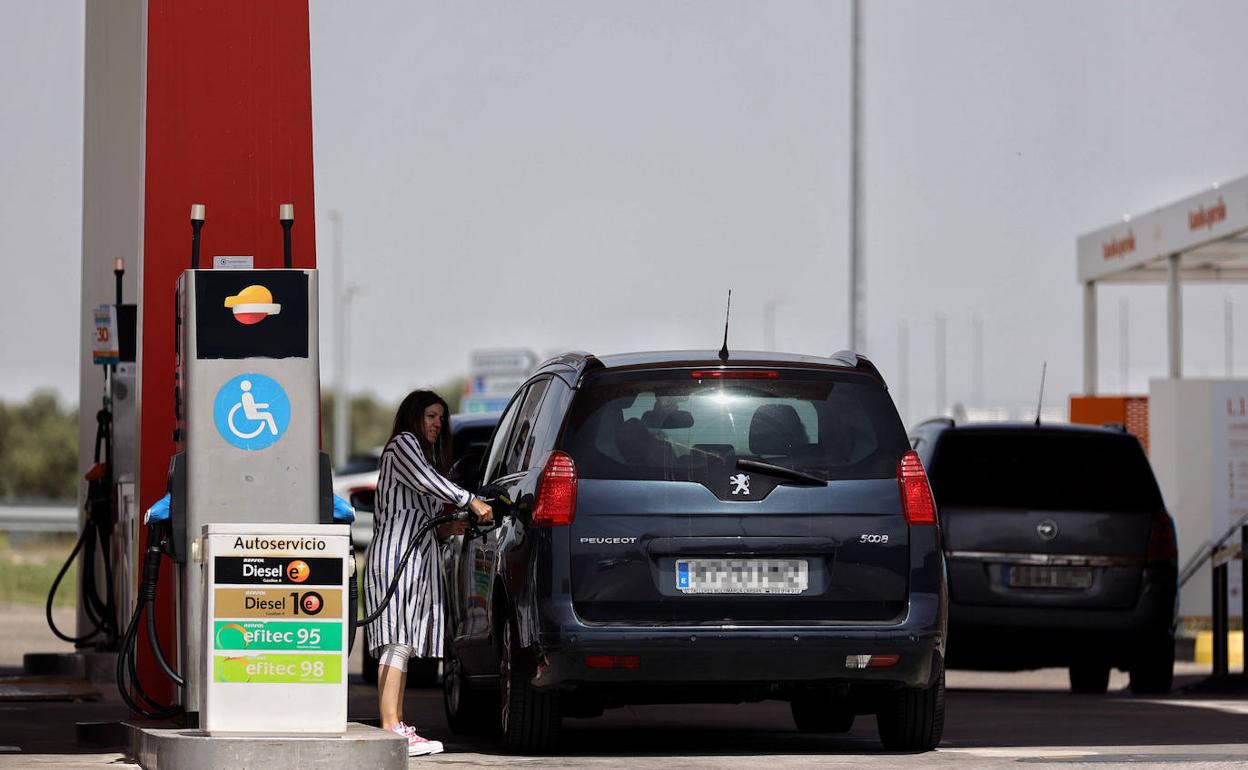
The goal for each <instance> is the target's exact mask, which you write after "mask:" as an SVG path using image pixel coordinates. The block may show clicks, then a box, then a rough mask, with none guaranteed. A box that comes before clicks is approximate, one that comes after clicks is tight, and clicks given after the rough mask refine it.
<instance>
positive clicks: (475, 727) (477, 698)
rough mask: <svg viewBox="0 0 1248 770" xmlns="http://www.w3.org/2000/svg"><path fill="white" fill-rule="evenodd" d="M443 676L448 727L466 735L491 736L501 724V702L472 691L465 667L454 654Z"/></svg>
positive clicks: (491, 696) (444, 703) (447, 659)
mask: <svg viewBox="0 0 1248 770" xmlns="http://www.w3.org/2000/svg"><path fill="white" fill-rule="evenodd" d="M445 661H446V668H445V671H444V672H443V676H442V705H443V707H444V708H445V709H446V723H447V725H449V726H450V728H451V729H452V730H454V731H455V732H457V733H461V734H464V735H481V734H482V733H487V732H489V731H490V730H491V729H492V728H493V727H494V726H495V724H496V723H497V721H498V714H497V711H498V700H497V699H496V698H495V697H493V695H494V693H492V692H481V691H480V690H474V689H472V688H471V687H470V686H469V684H468V678H467V677H466V676H464V671H463V666H462V665H461V664H460V662H459V658H456V657H455V656H454V655H453V654H452V655H447V657H446V658H445Z"/></svg>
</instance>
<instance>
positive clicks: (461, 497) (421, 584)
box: [364, 432, 472, 658]
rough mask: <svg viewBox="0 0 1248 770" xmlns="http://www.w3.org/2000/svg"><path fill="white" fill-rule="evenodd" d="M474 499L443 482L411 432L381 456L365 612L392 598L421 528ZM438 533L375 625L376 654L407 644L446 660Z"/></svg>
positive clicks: (370, 635)
mask: <svg viewBox="0 0 1248 770" xmlns="http://www.w3.org/2000/svg"><path fill="white" fill-rule="evenodd" d="M471 499H472V495H471V494H470V493H469V492H468V491H467V490H464V489H462V488H460V487H458V486H456V485H455V484H453V483H451V482H450V481H447V480H446V479H445V478H443V477H442V476H441V475H440V474H439V473H438V472H437V471H436V470H435V469H434V468H433V466H432V465H430V464H429V461H428V460H427V459H425V453H424V451H423V450H422V449H421V446H420V442H419V441H417V439H416V436H415V435H414V434H411V433H406V432H405V433H400V434H399V435H397V436H395V437H394V438H392V439H391V440H390V443H388V444H386V448H385V450H384V451H382V453H381V473H380V476H379V478H378V480H377V509H376V512H375V514H374V516H373V543H372V545H371V546H369V549H368V567H367V568H366V569H365V572H364V607H365V611H366V612H372V611H373V609H374V608H376V607H377V606H378V604H380V603H381V600H382V598H383V597H384V596H385V595H386V589H387V588H388V587H389V586H390V581H391V580H392V579H393V578H394V573H395V570H396V569H398V566H399V561H400V560H401V559H402V558H403V551H404V550H405V549H406V548H407V545H408V543H410V542H411V539H412V536H413V535H414V534H416V530H417V529H418V528H419V527H420V525H421V524H423V523H424V522H426V521H428V520H429V519H430V518H432V517H434V516H437V515H439V514H440V513H442V506H443V504H444V503H451V504H453V505H456V506H465V505H467V504H468V502H469V501H470V500H471ZM439 562H440V560H439V558H438V547H437V538H436V536H435V535H434V534H433V533H430V534H429V535H427V536H426V537H425V540H424V542H422V543H421V544H420V545H419V546H417V548H416V553H415V554H413V555H412V558H411V560H410V561H409V562H408V564H407V569H406V570H404V571H403V577H402V578H400V580H399V586H398V590H396V591H395V592H394V598H393V599H391V600H390V604H389V605H388V606H387V607H386V611H385V614H383V615H382V616H381V617H379V618H377V620H375V621H373V622H372V623H371V624H369V626H368V628H367V630H366V634H367V641H368V647H369V649H370V650H372V651H373V654H374V655H377V654H379V652H380V650H381V648H382V647H383V646H385V645H387V644H406V645H410V646H411V647H414V648H415V650H416V651H415V652H414V653H413V654H414V655H416V656H419V657H422V658H440V657H442V627H443V616H442V615H443V613H442V569H441V564H440V563H439Z"/></svg>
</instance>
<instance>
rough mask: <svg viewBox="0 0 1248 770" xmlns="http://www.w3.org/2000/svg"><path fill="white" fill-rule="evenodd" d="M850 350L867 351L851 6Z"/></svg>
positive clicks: (857, 30) (854, 11)
mask: <svg viewBox="0 0 1248 770" xmlns="http://www.w3.org/2000/svg"><path fill="white" fill-rule="evenodd" d="M849 137H850V138H849V144H850V153H849V349H850V350H857V351H865V350H866V347H867V338H866V308H865V307H864V305H865V301H866V278H865V276H864V274H863V263H862V262H863V260H862V243H863V238H862V222H863V214H862V208H863V205H862V7H861V3H860V2H859V0H853V2H852V3H851V5H850V122H849Z"/></svg>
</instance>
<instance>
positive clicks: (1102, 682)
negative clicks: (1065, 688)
mask: <svg viewBox="0 0 1248 770" xmlns="http://www.w3.org/2000/svg"><path fill="white" fill-rule="evenodd" d="M1108 689H1109V665H1108V664H1105V663H1075V664H1074V665H1072V666H1071V667H1070V691H1071V692H1074V693H1079V694H1080V695H1104V694H1105V691H1106V690H1108Z"/></svg>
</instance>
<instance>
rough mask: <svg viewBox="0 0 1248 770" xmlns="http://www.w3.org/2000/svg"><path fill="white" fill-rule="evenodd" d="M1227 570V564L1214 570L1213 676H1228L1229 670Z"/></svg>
mask: <svg viewBox="0 0 1248 770" xmlns="http://www.w3.org/2000/svg"><path fill="white" fill-rule="evenodd" d="M1227 569H1228V565H1227V563H1226V562H1223V563H1222V564H1219V565H1218V566H1216V567H1214V568H1213V675H1214V676H1215V677H1216V676H1226V674H1227V672H1228V671H1229V670H1230V669H1229V664H1228V660H1227V658H1228V655H1227V652H1228V650H1227V638H1226V635H1227V632H1228V631H1229V630H1230V622H1229V620H1230V619H1229V618H1228V617H1227V614H1228V613H1227V610H1228V607H1227V595H1226V594H1227V590H1226V584H1227Z"/></svg>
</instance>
